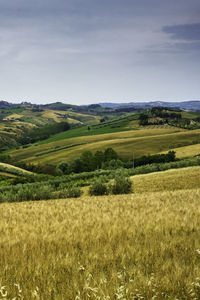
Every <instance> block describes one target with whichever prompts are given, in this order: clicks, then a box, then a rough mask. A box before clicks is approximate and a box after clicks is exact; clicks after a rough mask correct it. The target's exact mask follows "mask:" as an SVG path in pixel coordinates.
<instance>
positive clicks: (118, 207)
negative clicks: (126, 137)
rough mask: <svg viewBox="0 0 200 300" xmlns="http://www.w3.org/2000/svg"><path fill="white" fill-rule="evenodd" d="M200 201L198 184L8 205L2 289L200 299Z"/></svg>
mask: <svg viewBox="0 0 200 300" xmlns="http://www.w3.org/2000/svg"><path fill="white" fill-rule="evenodd" d="M199 198H200V189H194V190H181V191H173V192H158V193H143V194H132V195H120V196H101V197H83V198H78V199H66V200H54V201H41V202H24V203H10V204H8V203H4V204H1V205H0V215H1V220H0V254H1V255H0V265H1V268H0V284H1V287H2V288H1V291H0V293H1V294H2V293H3V294H4V295H5V294H6V292H7V296H6V297H7V299H13V298H14V297H17V295H18V298H19V299H20V297H21V298H22V297H24V299H76V300H78V299H160V300H161V299H180V300H182V299H199V298H200V289H199V285H200V280H199V279H198V278H199V274H200V255H199V249H200V237H199V231H200V222H199V219H200V207H199ZM19 295H20V296H19ZM2 298H3V296H2ZM4 298H5V297H4ZM18 298H17V299H18Z"/></svg>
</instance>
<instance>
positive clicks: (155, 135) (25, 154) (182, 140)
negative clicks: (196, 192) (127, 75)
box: [10, 127, 200, 163]
mask: <svg viewBox="0 0 200 300" xmlns="http://www.w3.org/2000/svg"><path fill="white" fill-rule="evenodd" d="M199 134H200V130H193V131H183V132H177V129H176V128H169V129H166V128H165V129H164V128H162V129H161V128H160V129H158V128H155V127H154V128H153V129H151V128H149V129H141V130H132V131H127V132H120V133H112V134H101V135H94V136H88V137H84V136H83V137H77V138H71V139H66V140H60V141H57V142H52V143H48V144H43V145H38V146H32V147H30V148H27V149H19V150H16V151H13V152H11V153H10V154H11V155H13V157H14V158H15V159H16V160H25V161H29V162H35V163H36V162H38V161H39V162H41V163H47V162H48V163H58V162H59V161H62V160H66V161H70V160H71V159H74V158H76V157H79V156H80V154H81V153H82V152H83V151H85V150H91V151H96V150H100V149H101V150H103V149H105V148H107V147H113V148H114V149H115V150H116V151H117V152H118V153H119V155H120V156H122V157H124V158H131V157H132V153H133V152H134V154H135V156H136V157H137V156H141V155H146V154H153V153H158V152H161V151H164V150H169V149H172V148H174V147H181V146H184V145H188V144H192V143H194V142H195V143H196V142H197V141H199ZM65 146H66V147H68V146H71V147H69V148H66V149H60V150H59V147H65ZM52 149H55V151H54V152H53V150H52ZM48 150H50V151H51V152H50V153H48ZM38 154H39V156H38ZM40 154H41V155H40Z"/></svg>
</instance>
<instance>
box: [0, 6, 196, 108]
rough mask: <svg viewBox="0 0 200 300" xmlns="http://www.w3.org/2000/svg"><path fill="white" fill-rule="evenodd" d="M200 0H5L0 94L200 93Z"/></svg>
mask: <svg viewBox="0 0 200 300" xmlns="http://www.w3.org/2000/svg"><path fill="white" fill-rule="evenodd" d="M199 15H200V2H199V0H190V1H188V0H176V1H174V0H167V1H161V0H101V1H99V0H57V1H56V0H42V1H41V0H34V1H33V0H32V1H28V0H15V1H12V0H6V1H4V0H0V70H1V72H0V98H1V99H3V100H7V101H12V102H21V101H31V102H34V103H47V102H54V101H62V102H65V103H74V104H87V103H95V102H105V101H109V102H110V101H113V102H123V101H125V102H127V101H145V100H146V101H152V100H167V101H178V100H191V99H200V94H199V92H200V88H199V77H200V23H199V21H200V20H199Z"/></svg>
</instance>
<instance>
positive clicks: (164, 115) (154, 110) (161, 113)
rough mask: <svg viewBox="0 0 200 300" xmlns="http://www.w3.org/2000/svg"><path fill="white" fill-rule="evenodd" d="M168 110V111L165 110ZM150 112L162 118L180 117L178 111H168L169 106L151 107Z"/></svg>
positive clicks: (178, 118)
mask: <svg viewBox="0 0 200 300" xmlns="http://www.w3.org/2000/svg"><path fill="white" fill-rule="evenodd" d="M166 110H168V111H166ZM151 114H152V116H154V117H159V118H163V119H177V120H180V119H181V118H182V116H181V114H180V113H177V112H173V111H172V112H169V108H163V107H153V108H152V109H151Z"/></svg>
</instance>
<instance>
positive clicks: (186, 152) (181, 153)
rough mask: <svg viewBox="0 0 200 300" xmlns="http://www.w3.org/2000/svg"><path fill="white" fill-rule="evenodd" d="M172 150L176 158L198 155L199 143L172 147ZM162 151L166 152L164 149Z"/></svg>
mask: <svg viewBox="0 0 200 300" xmlns="http://www.w3.org/2000/svg"><path fill="white" fill-rule="evenodd" d="M172 150H174V151H175V152H176V156H177V157H178V158H184V157H191V156H195V155H200V144H195V145H189V146H184V147H179V148H174V149H172ZM162 153H166V151H163V152H162Z"/></svg>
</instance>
